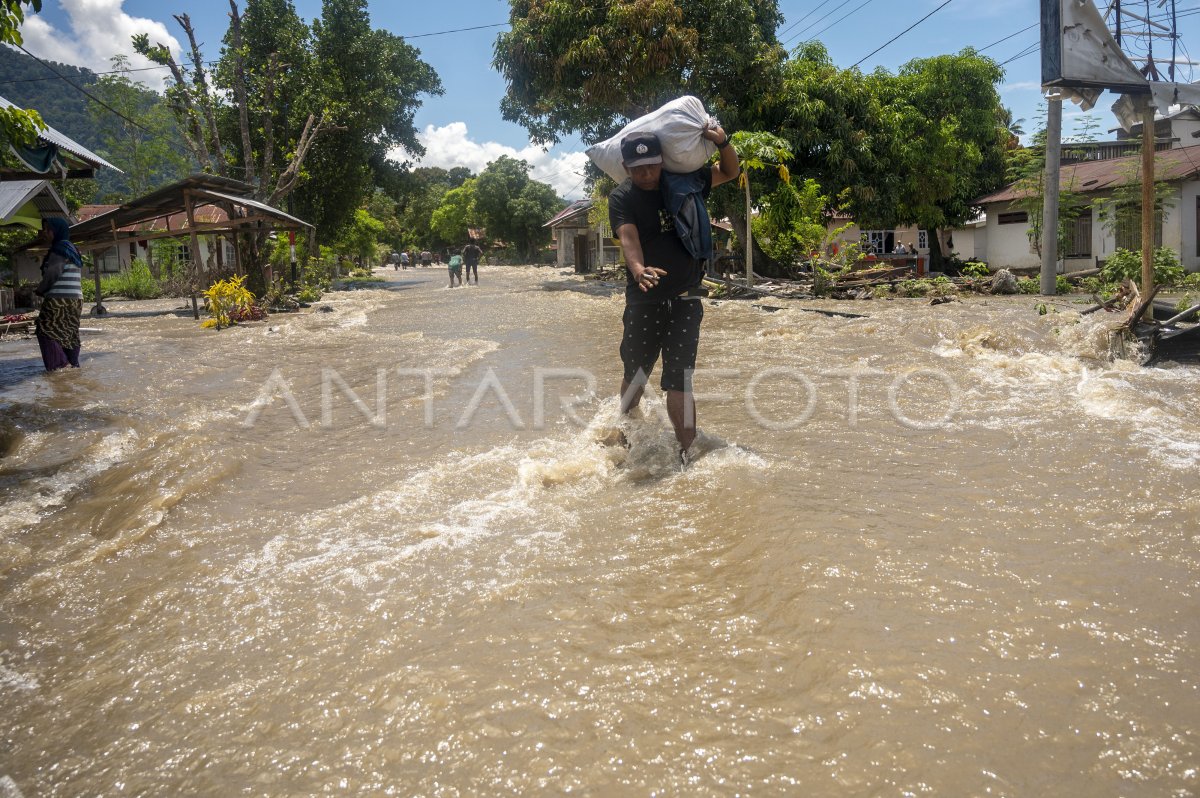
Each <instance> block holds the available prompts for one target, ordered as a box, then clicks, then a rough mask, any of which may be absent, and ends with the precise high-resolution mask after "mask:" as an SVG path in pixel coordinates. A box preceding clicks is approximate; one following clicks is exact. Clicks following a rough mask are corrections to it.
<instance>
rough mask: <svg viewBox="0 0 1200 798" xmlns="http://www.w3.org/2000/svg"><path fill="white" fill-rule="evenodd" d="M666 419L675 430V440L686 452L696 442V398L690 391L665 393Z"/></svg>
mask: <svg viewBox="0 0 1200 798" xmlns="http://www.w3.org/2000/svg"><path fill="white" fill-rule="evenodd" d="M667 417H668V418H670V419H671V426H672V427H674V428H675V440H677V441H679V448H680V450H681V451H684V452H686V451H687V450H688V449H689V448H691V446H692V441H694V440H696V397H695V395H694V394H693V393H692V392H691V391H667Z"/></svg>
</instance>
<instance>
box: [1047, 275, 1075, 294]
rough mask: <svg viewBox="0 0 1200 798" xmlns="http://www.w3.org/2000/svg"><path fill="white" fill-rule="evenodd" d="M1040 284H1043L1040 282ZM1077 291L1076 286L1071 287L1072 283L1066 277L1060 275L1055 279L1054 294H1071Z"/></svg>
mask: <svg viewBox="0 0 1200 798" xmlns="http://www.w3.org/2000/svg"><path fill="white" fill-rule="evenodd" d="M1039 282H1041V281H1040V280H1039ZM1074 290H1075V286H1073V285H1071V281H1070V280H1068V279H1067V278H1066V276H1065V275H1062V274H1060V275H1058V276H1057V277H1055V278H1054V293H1056V294H1069V293H1071V292H1073V291H1074Z"/></svg>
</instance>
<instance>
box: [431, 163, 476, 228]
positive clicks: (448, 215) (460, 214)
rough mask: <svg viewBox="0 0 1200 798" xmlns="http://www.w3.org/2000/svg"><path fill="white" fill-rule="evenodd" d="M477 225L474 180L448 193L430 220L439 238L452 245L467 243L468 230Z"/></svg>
mask: <svg viewBox="0 0 1200 798" xmlns="http://www.w3.org/2000/svg"><path fill="white" fill-rule="evenodd" d="M477 225H478V220H477V218H476V212H475V180H474V179H471V180H467V181H466V182H465V183H463V184H462V185H461V186H459V187H458V188H452V189H450V190H449V191H447V192H446V193H445V195H444V196H443V197H442V202H441V204H440V205H438V207H437V210H435V211H434V212H433V215H432V218H431V219H430V226H431V227H432V228H433V231H434V232H435V233H436V234H437V235H438V237H439V238H441V239H442V240H443V241H446V242H448V243H450V244H461V243H462V242H464V241H466V240H467V238H468V233H467V228H468V227H475V226H477Z"/></svg>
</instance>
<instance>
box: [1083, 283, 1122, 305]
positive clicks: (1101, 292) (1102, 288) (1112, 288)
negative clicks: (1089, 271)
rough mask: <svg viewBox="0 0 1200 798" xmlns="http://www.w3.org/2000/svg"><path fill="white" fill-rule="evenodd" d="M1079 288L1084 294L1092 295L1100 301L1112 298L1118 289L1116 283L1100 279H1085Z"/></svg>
mask: <svg viewBox="0 0 1200 798" xmlns="http://www.w3.org/2000/svg"><path fill="white" fill-rule="evenodd" d="M1079 287H1080V289H1081V290H1082V291H1083V292H1084V293H1087V294H1093V295H1095V296H1098V297H1100V299H1102V300H1105V299H1109V298H1110V297H1112V296H1114V295H1115V294H1116V293H1117V291H1118V289H1119V288H1120V286H1119V285H1118V284H1117V283H1113V282H1109V281H1107V280H1105V279H1103V278H1102V277H1085V278H1083V281H1082V282H1081V283H1080V284H1079Z"/></svg>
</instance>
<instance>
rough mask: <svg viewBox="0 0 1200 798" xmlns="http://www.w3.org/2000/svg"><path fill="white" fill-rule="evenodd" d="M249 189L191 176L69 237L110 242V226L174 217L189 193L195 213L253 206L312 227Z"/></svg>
mask: <svg viewBox="0 0 1200 798" xmlns="http://www.w3.org/2000/svg"><path fill="white" fill-rule="evenodd" d="M250 191H251V187H250V186H249V185H247V184H246V183H243V182H241V181H239V180H234V179H232V178H228V177H218V176H217V175H207V174H196V175H192V176H191V177H186V178H184V179H183V180H180V181H179V182H178V183H172V184H171V185H169V186H163V187H162V188H160V189H156V190H154V191H152V192H150V193H149V194H147V195H146V196H144V197H138V198H137V199H135V200H130V201H129V202H126V203H125V204H123V205H118V206H116V207H114V208H113V209H112V210H109V211H107V212H105V213H100V214H98V215H96V216H93V217H92V218H90V219H87V220H86V221H81V222H79V223H78V224H76V225H74V226H72V227H71V240H72V241H74V242H75V245H76V246H78V247H79V248H80V249H85V248H87V247H88V246H90V245H93V244H99V243H102V242H107V241H111V239H112V230H113V227H114V226H115V227H116V228H117V229H118V230H126V229H128V228H131V227H133V226H138V229H145V228H144V226H143V225H144V223H147V222H150V223H153V222H154V221H155V220H157V219H160V218H162V217H165V216H171V217H172V218H175V217H174V215H175V214H178V213H180V212H181V210H183V209H184V208H186V207H187V196H188V195H189V194H190V196H192V197H193V198H194V200H195V203H194V204H195V211H196V212H197V215H198V216H199V211H200V210H201V209H202V208H203V207H204V206H206V205H209V204H212V203H220V202H230V203H233V204H234V205H238V206H241V207H243V208H254V209H255V210H258V211H260V212H261V213H263V214H265V215H266V216H268V217H270V218H271V219H274V220H275V221H276V222H278V223H279V224H278V226H279V227H300V226H302V227H312V225H310V224H309V223H308V222H305V221H303V220H302V219H297V218H296V217H295V216H291V215H289V214H286V213H284V212H283V211H281V210H279V209H278V208H272V207H271V206H270V205H267V204H265V203H262V202H258V201H256V200H253V199H251V198H250V197H248V196H246V195H248V194H249V193H250ZM203 220H204V218H203V217H202V216H201V217H200V218H198V219H197V221H198V222H201V221H203ZM231 224H232V222H231ZM181 232H182V231H181Z"/></svg>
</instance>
